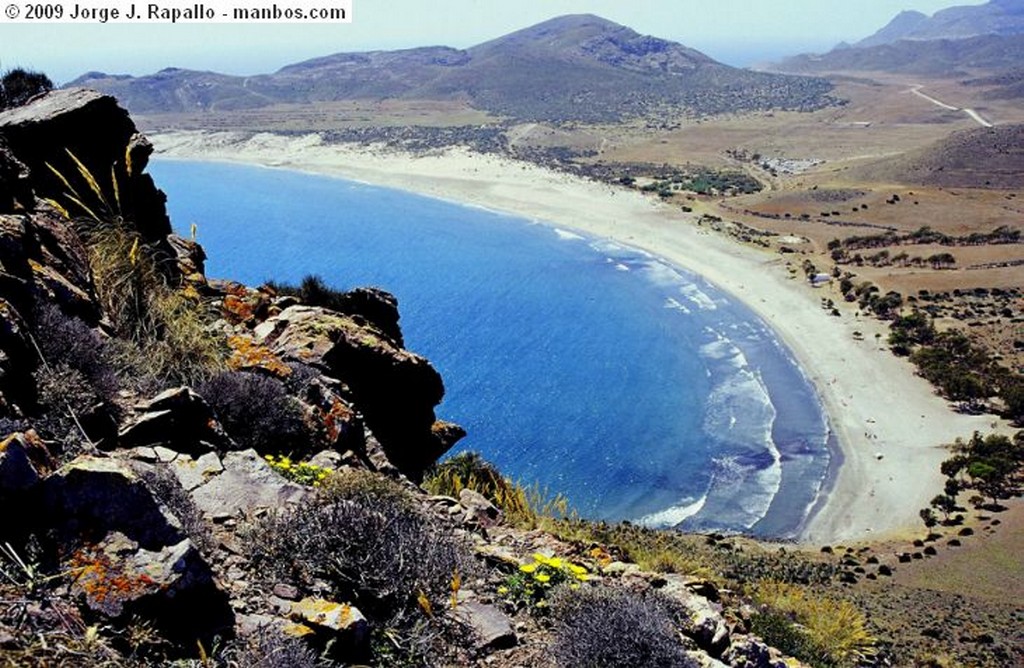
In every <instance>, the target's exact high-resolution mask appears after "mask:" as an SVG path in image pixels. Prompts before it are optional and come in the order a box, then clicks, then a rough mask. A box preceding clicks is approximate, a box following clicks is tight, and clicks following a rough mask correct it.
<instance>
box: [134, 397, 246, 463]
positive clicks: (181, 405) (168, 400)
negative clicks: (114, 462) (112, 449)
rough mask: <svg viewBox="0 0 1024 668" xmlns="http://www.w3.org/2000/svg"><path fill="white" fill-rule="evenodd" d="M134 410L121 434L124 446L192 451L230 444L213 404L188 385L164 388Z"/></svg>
mask: <svg viewBox="0 0 1024 668" xmlns="http://www.w3.org/2000/svg"><path fill="white" fill-rule="evenodd" d="M135 412H136V417H135V418H134V419H133V420H132V421H131V422H130V423H129V424H128V425H127V426H126V427H124V428H123V429H122V430H121V433H120V434H119V435H118V441H119V443H120V445H121V446H122V447H135V446H139V445H164V446H166V447H168V448H170V449H172V450H174V451H175V452H182V453H186V454H191V455H198V454H202V453H204V452H208V451H210V450H213V449H219V450H226V449H228V448H229V447H230V439H229V438H228V436H227V434H225V433H224V430H223V429H222V428H221V427H220V425H219V424H218V423H217V421H216V420H215V419H214V415H213V411H212V410H211V409H210V406H209V405H208V404H207V403H206V402H205V401H204V400H203V398H202V397H200V396H199V395H198V394H196V393H195V392H193V391H192V390H190V389H189V388H187V387H179V388H176V389H172V390H167V391H165V392H162V393H160V394H159V395H158V396H156V397H154V398H153V399H151V400H149V401H146V402H143V403H140V404H138V405H137V406H135Z"/></svg>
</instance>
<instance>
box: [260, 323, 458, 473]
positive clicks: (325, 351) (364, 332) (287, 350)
mask: <svg viewBox="0 0 1024 668" xmlns="http://www.w3.org/2000/svg"><path fill="white" fill-rule="evenodd" d="M255 334H256V336H257V337H258V338H259V339H260V342H261V343H262V344H264V345H267V346H268V347H270V349H271V350H272V351H273V352H274V353H275V354H277V355H279V356H280V357H281V358H283V359H285V360H291V361H294V362H301V363H303V364H308V365H310V366H313V367H316V368H319V369H321V370H323V371H325V372H326V373H327V374H329V375H330V376H333V377H336V378H339V379H341V380H342V381H343V382H344V383H345V384H346V385H347V386H348V387H349V389H350V391H351V394H352V400H353V404H354V405H355V406H357V407H358V409H359V410H360V411H361V412H362V414H363V416H364V418H365V420H366V424H367V426H369V428H370V429H371V430H372V431H373V433H374V435H375V436H376V437H377V439H378V440H379V441H380V443H381V445H382V446H383V447H384V451H385V452H386V453H387V456H388V459H390V460H391V462H392V463H393V464H394V465H395V466H397V467H398V469H399V470H400V471H402V472H403V473H405V474H406V475H408V476H410V477H411V478H414V479H416V478H419V476H421V475H422V473H423V471H424V470H425V469H426V468H427V467H428V466H430V465H431V464H433V463H434V462H435V461H437V459H438V458H439V457H440V456H441V455H442V454H444V453H445V452H446V451H447V450H448V449H449V448H450V447H451V446H452V445H454V443H455V441H456V440H458V438H457V436H458V437H461V435H462V434H463V433H464V432H461V430H459V429H458V428H452V427H449V426H446V425H444V424H443V423H442V426H439V427H438V428H437V429H435V424H436V418H435V416H434V407H435V406H436V405H437V404H438V403H440V401H441V399H442V398H443V397H444V384H443V382H442V381H441V376H440V375H439V374H438V373H437V371H435V370H434V368H433V367H432V366H431V365H430V363H429V362H428V361H427V360H425V359H424V358H422V357H420V356H419V355H416V354H414V353H411V352H409V351H407V350H404V349H403V348H401V347H400V346H399V345H398V344H396V343H395V341H394V340H393V339H391V338H390V337H388V336H387V335H386V334H384V333H383V332H382V331H381V330H379V329H377V328H376V327H374V326H372V325H370V324H369V323H365V322H360V321H359V320H357V319H356V318H353V317H352V316H347V315H342V314H340V313H333V312H331V311H327V310H325V309H322V308H315V307H309V306H292V307H289V308H287V309H285V310H284V311H282V312H281V313H280V315H277V316H275V317H273V318H270V319H269V320H267V321H266V322H263V323H262V324H260V325H259V326H258V327H256V329H255Z"/></svg>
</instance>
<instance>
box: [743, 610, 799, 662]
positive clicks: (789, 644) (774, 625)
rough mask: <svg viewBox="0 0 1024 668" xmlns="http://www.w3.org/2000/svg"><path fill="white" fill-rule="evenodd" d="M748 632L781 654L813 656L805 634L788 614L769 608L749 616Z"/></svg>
mask: <svg viewBox="0 0 1024 668" xmlns="http://www.w3.org/2000/svg"><path fill="white" fill-rule="evenodd" d="M750 632H751V633H753V634H754V635H756V636H759V637H760V638H761V639H762V640H764V641H765V642H766V643H767V644H769V645H771V646H772V647H774V648H775V649H777V650H779V651H780V652H782V653H783V654H787V655H789V656H793V657H804V658H805V659H806V658H807V657H810V656H813V651H812V649H811V647H810V646H809V645H810V643H809V641H808V639H807V634H806V633H804V631H803V630H801V629H800V627H798V626H797V625H796V624H795V623H794V622H793V620H792V619H791V618H790V617H789V616H788V615H785V614H783V613H781V612H778V611H776V610H773V609H771V608H766V609H765V610H763V611H762V612H759V613H757V614H755V615H754V616H753V617H752V618H751V620H750Z"/></svg>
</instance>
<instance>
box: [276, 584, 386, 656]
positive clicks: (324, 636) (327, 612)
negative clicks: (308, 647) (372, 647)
mask: <svg viewBox="0 0 1024 668" xmlns="http://www.w3.org/2000/svg"><path fill="white" fill-rule="evenodd" d="M288 616H289V617H290V618H291V620H292V621H293V623H292V624H291V625H289V626H286V627H285V628H284V633H285V635H288V636H292V637H298V638H304V639H305V640H306V641H307V642H311V643H312V644H314V645H316V646H320V647H322V648H325V649H326V650H327V651H328V652H329V653H330V654H331V655H332V656H334V657H338V658H341V657H344V658H346V659H351V658H355V657H366V658H368V652H369V642H368V641H369V639H370V625H369V622H367V621H366V617H364V616H363V613H361V612H360V611H359V610H358V609H357V608H355V607H353V606H351V605H349V604H347V603H335V602H334V601H328V600H325V599H322V598H304V599H302V600H301V601H299V602H297V603H292V604H291V608H290V611H289V613H288ZM346 663H347V661H346ZM360 663H361V662H360Z"/></svg>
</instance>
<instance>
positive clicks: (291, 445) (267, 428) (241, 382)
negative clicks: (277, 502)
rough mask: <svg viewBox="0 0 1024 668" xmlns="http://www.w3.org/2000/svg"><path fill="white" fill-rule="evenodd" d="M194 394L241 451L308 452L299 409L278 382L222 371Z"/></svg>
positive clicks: (270, 452) (307, 437)
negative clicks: (212, 412)
mask: <svg viewBox="0 0 1024 668" xmlns="http://www.w3.org/2000/svg"><path fill="white" fill-rule="evenodd" d="M196 391H197V392H198V393H199V394H200V395H202V397H203V398H204V399H206V401H207V403H209V404H210V406H211V407H212V408H213V410H214V412H215V413H216V414H217V418H218V419H219V420H220V422H221V424H222V425H223V426H224V429H225V431H227V433H228V434H229V435H230V436H231V438H233V439H234V440H235V442H236V443H238V445H239V446H241V447H242V448H252V449H254V450H256V451H257V452H259V453H260V454H275V453H282V452H284V453H290V454H291V455H292V456H299V455H301V454H302V453H304V452H307V451H308V450H309V449H310V443H311V439H312V435H311V434H310V432H309V429H308V428H307V426H306V423H305V421H304V420H303V416H302V409H301V407H300V405H299V404H298V402H297V401H296V399H295V398H294V397H292V396H290V395H289V394H288V391H287V389H286V388H285V386H284V383H282V382H281V381H280V380H278V379H276V378H272V377H270V376H264V375H261V374H256V373H249V372H246V371H225V372H222V373H219V374H217V375H216V376H214V377H213V378H211V379H209V380H208V381H206V382H204V383H202V384H201V385H199V387H198V388H196Z"/></svg>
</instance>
